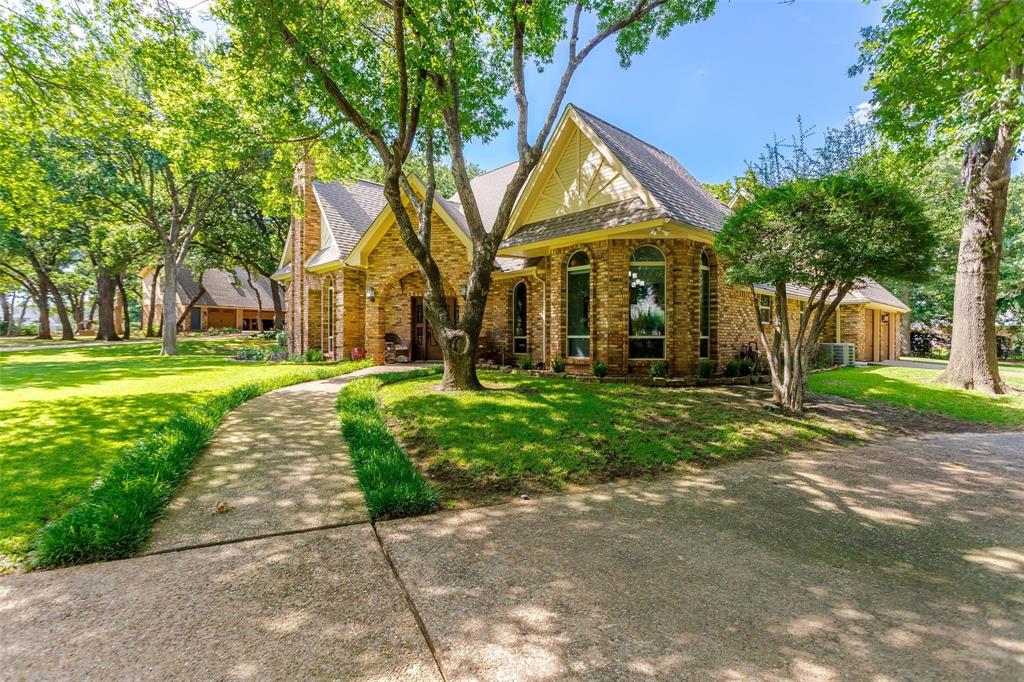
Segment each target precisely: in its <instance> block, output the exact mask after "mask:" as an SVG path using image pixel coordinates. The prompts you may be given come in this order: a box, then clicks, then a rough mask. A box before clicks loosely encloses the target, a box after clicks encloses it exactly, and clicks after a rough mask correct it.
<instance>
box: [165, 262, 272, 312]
mask: <svg viewBox="0 0 1024 682" xmlns="http://www.w3.org/2000/svg"><path fill="white" fill-rule="evenodd" d="M252 283H253V286H255V287H256V288H257V289H259V292H260V299H261V301H262V303H263V309H264V310H271V309H273V307H274V299H273V294H271V293H270V280H268V279H267V278H266V277H262V276H260V275H257V274H255V273H253V276H252ZM203 284H204V285H205V286H206V293H204V294H203V295H202V296H201V297H200V298H199V300H198V301H196V305H203V306H213V307H216V308H253V309H255V308H256V307H257V306H256V294H254V293H253V291H252V289H250V288H249V282H248V280H247V278H246V274H245V270H243V269H242V268H235V269H234V270H232V271H230V272H229V271H226V270H204V271H203ZM198 292H199V283H198V282H197V281H196V279H195V275H194V274H193V273H192V271H191V270H189V269H188V268H185V267H183V268H181V269H180V270H179V271H178V301H179V302H180V303H182V304H185V305H187V304H188V302H189V301H191V300H192V299H193V298H194V297H195V295H196V293H198ZM283 304H284V301H283V299H282V305H283Z"/></svg>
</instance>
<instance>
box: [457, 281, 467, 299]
mask: <svg viewBox="0 0 1024 682" xmlns="http://www.w3.org/2000/svg"><path fill="white" fill-rule="evenodd" d="M467 291H469V289H467V288H466V285H465V284H463V285H462V286H460V287H459V295H460V296H462V298H466V292H467Z"/></svg>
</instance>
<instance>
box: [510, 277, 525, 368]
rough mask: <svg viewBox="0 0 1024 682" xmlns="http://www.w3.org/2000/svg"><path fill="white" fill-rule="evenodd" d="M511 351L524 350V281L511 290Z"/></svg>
mask: <svg viewBox="0 0 1024 682" xmlns="http://www.w3.org/2000/svg"><path fill="white" fill-rule="evenodd" d="M512 352H513V353H525V352H526V282H520V283H519V284H517V285H516V288H515V289H514V290H513V292H512Z"/></svg>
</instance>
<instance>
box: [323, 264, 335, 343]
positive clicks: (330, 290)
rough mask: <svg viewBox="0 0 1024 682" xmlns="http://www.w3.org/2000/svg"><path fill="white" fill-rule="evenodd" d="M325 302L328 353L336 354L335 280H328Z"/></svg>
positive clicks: (324, 317)
mask: <svg viewBox="0 0 1024 682" xmlns="http://www.w3.org/2000/svg"><path fill="white" fill-rule="evenodd" d="M324 302H325V305H326V306H327V310H326V311H325V314H324V315H323V317H322V318H321V319H323V320H324V323H325V324H326V326H327V353H333V352H334V278H333V277H328V278H327V288H326V290H325V291H324Z"/></svg>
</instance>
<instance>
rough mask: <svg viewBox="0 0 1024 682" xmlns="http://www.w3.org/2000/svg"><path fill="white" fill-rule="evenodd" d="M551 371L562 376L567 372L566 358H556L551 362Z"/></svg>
mask: <svg viewBox="0 0 1024 682" xmlns="http://www.w3.org/2000/svg"><path fill="white" fill-rule="evenodd" d="M551 369H553V370H554V371H555V372H556V373H558V374H561V373H562V372H564V371H565V358H555V359H554V360H552V361H551Z"/></svg>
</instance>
